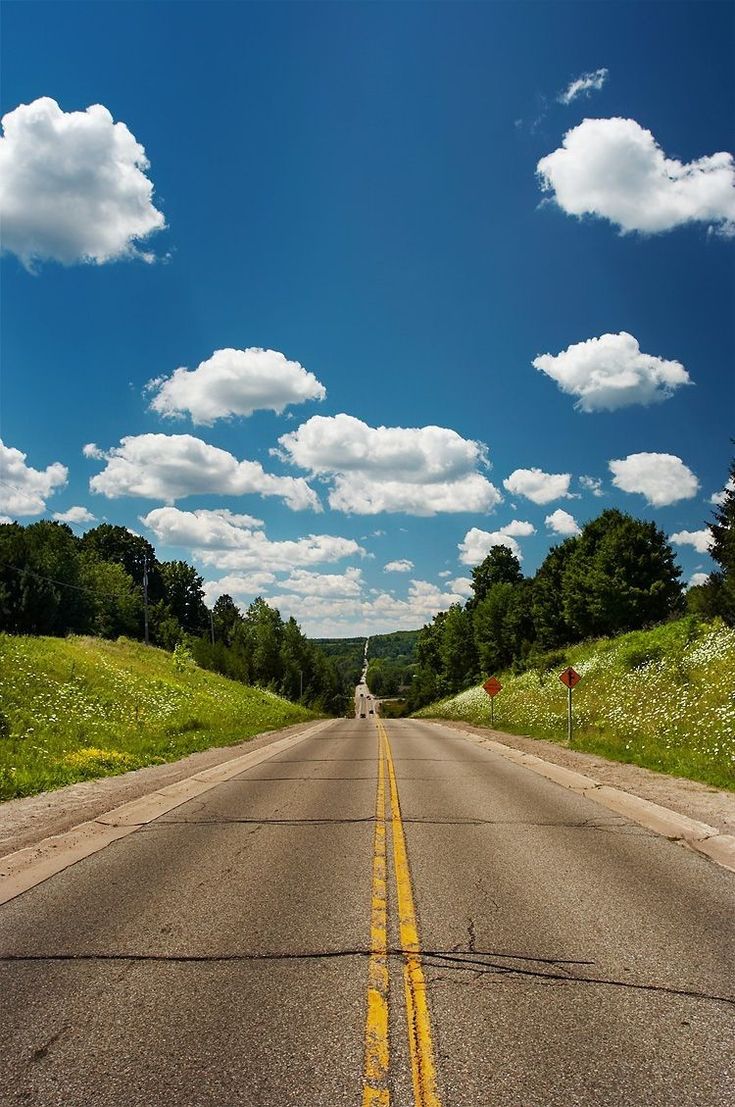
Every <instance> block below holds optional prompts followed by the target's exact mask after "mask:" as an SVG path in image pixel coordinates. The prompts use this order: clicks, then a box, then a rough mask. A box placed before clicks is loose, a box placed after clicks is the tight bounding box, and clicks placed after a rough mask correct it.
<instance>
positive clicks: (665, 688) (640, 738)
mask: <svg viewBox="0 0 735 1107" xmlns="http://www.w3.org/2000/svg"><path fill="white" fill-rule="evenodd" d="M567 665H573V666H574V668H575V669H576V670H577V672H579V673H580V674H581V675H582V678H583V679H582V680H581V682H580V683H579V685H578V686H577V688H576V689H575V692H574V720H575V733H574V738H573V747H574V748H575V749H579V750H586V751H588V752H590V753H598V754H602V756H604V757H609V758H612V759H614V760H616V761H627V762H632V763H634V764H637V765H644V766H646V767H647V768H649V769H657V770H659V771H661V772H666V773H673V774H676V775H678V776H685V777H690V778H691V779H693V780H700V781H704V782H705V783H707V784H711V785H714V786H715V787H718V788H729V789H735V630H731V629H728V628H727V627H726V626H724V624H722V623H720V622H719V621H717V620H716V621H715V622H713V623H700V622H698V621H697V620H696V619H694V618H692V617H689V618H686V619H680V620H678V621H677V622H672V623H667V624H666V625H664V626H660V627H656V628H654V629H653V630H649V631H636V632H635V633H633V634H625V635H622V636H621V637H619V638H609V639H600V640H598V641H596V642H588V643H584V644H582V645H579V646H574V647H572V648H570V649H569V650H567V651H564V652H558V653H555V654H549V655H547V656H546V657H544V658H542V659H541V660H540V661H539V662H538V663H537V664H536V665H535V666H534V668H532V669H529V670H528V671H527V672H524V673H522V674H520V675H513V674H512V673H499V674H497V675H498V676H499V678H500V680H501V682H502V684H503V690H502V692H501V693H500V694H499V695H498V696H497V698H496V700H495V726H496V728H497V729H499V730H506V731H509V732H510V733H513V734H528V735H531V736H532V737H535V738H547V739H551V740H552V741H555V742H560V743H562V744H565V743H566V695H567V692H566V689H565V687H564V686H563V685H562V684H561V682H560V681H559V673H560V672H561V670H562V669H563V668H565V667H566V666H567ZM417 714H418V715H419V716H421V717H424V718H443V719H458V720H464V721H466V722H470V723H475V724H478V725H480V726H489V725H490V701H489V699H488V697H487V696H486V694H485V692H484V691H483V690H482V688H481V687H479V686H478V687H476V688H470V689H468V690H467V691H466V692H461V693H460V694H459V695H457V696H453V697H451V698H449V699H446V700H442V701H441V702H439V703H435V704H432V705H430V706H429V707H425V708H423V709H422V710H421V711H419V712H418V713H417Z"/></svg>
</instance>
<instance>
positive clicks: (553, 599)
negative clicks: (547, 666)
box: [531, 538, 577, 650]
mask: <svg viewBox="0 0 735 1107" xmlns="http://www.w3.org/2000/svg"><path fill="white" fill-rule="evenodd" d="M576 544H577V539H576V538H567V539H565V540H564V541H563V542H562V543H561V544H560V545H559V546H552V547H551V549H550V550H549V552H548V554H547V555H546V557H545V558H544V560H543V562H542V564H541V566H540V567H539V569H538V572H537V573H536V576H535V577H534V578H533V595H532V601H531V607H532V613H533V625H534V637H535V639H536V646H537V648H538V649H539V650H553V649H554V648H555V647H556V646H563V645H566V644H567V643H568V642H571V641H572V640H573V638H574V632H573V630H572V628H571V627H570V625H569V623H568V622H567V620H566V618H565V616H564V605H563V594H564V593H563V589H564V573H565V571H566V567H567V564H568V562H569V559H570V558H571V556H572V554H573V553H574V549H575V547H576Z"/></svg>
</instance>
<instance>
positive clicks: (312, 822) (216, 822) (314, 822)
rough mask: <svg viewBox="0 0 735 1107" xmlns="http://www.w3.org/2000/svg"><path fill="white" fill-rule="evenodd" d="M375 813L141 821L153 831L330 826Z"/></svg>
mask: <svg viewBox="0 0 735 1107" xmlns="http://www.w3.org/2000/svg"><path fill="white" fill-rule="evenodd" d="M373 822H375V816H374V815H360V816H356V817H355V818H344V819H255V818H253V819H240V818H235V817H233V818H216V819H175V818H172V819H167V818H165V816H161V817H159V818H158V819H156V820H155V821H154V822H152V823H140V824H139V825H140V828H141V830H145V831H153V830H157V829H160V828H161V827H166V828H167V829H171V827H178V826H238V825H239V824H245V825H250V826H330V825H332V824H334V825H339V824H342V823H345V824H350V823H373Z"/></svg>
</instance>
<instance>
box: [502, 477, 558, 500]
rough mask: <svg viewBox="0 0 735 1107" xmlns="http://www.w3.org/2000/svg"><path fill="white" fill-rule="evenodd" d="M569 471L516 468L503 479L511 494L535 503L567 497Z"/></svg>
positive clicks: (504, 485)
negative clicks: (545, 471)
mask: <svg viewBox="0 0 735 1107" xmlns="http://www.w3.org/2000/svg"><path fill="white" fill-rule="evenodd" d="M571 479H572V478H571V475H570V474H569V473H544V472H543V470H541V469H516V470H515V471H514V472H512V473H511V474H510V476H509V477H506V479H505V480H504V481H503V487H504V488H506V489H507V490H508V492H510V493H511V494H512V495H513V496H525V497H526V499H527V500H531V502H532V503H535V504H548V503H551V501H552V500H563V499H569V498H570V493H569V482H570V480H571Z"/></svg>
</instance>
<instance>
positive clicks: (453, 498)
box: [329, 473, 502, 516]
mask: <svg viewBox="0 0 735 1107" xmlns="http://www.w3.org/2000/svg"><path fill="white" fill-rule="evenodd" d="M501 502H502V496H501V495H500V493H499V492H498V490H497V488H496V487H495V486H494V485H493V484H491V483H490V481H489V480H487V479H486V478H485V477H483V476H482V474H481V473H469V474H468V475H467V476H466V477H460V478H459V479H458V480H454V481H446V482H442V483H439V482H434V483H431V484H426V483H424V482H416V483H414V482H411V481H402V480H377V479H375V478H374V477H372V476H370V475H368V474H365V475H363V474H361V473H359V474H358V473H350V474H346V475H344V476H343V475H341V474H340V475H338V476H336V477H335V478H334V487H333V488H332V490H331V491H330V493H329V506H330V507H331V508H333V509H334V510H335V511H344V512H345V513H346V514H350V515H377V514H379V513H381V512H386V513H396V512H403V513H404V514H406V515H423V516H431V515H437V514H439V513H442V514H443V513H447V514H449V513H454V512H476V513H478V512H481V513H483V514H484V513H485V512H488V511H491V510H492V509H493V508H494V507H496V505H497V504H499V503H501Z"/></svg>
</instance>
